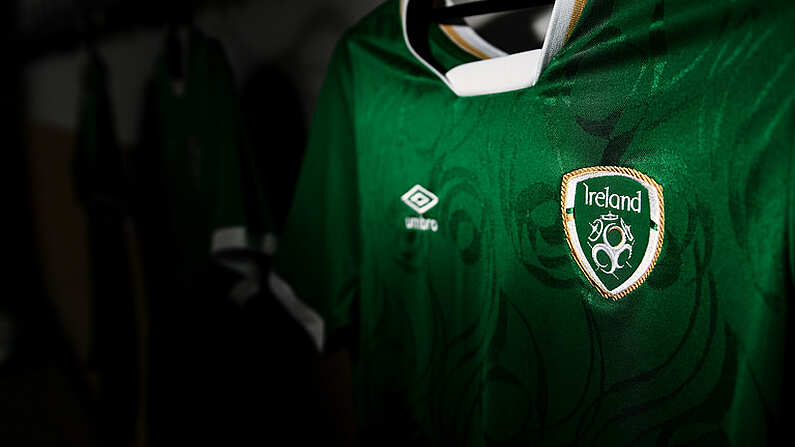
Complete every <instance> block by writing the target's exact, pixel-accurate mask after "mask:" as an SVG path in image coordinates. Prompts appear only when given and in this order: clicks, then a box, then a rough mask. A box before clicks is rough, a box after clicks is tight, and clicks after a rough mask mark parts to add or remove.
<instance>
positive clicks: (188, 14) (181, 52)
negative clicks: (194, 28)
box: [166, 1, 193, 96]
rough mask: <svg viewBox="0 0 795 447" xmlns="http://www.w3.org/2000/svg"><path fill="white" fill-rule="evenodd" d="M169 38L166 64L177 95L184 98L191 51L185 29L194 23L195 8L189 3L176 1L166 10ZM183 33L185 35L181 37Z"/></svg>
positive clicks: (170, 3) (167, 40)
mask: <svg viewBox="0 0 795 447" xmlns="http://www.w3.org/2000/svg"><path fill="white" fill-rule="evenodd" d="M166 20H167V29H168V31H167V37H166V63H167V64H168V74H169V77H170V78H171V83H172V86H173V88H174V91H175V93H176V94H177V95H178V96H182V95H183V94H184V91H185V72H186V65H187V58H188V52H189V49H188V48H186V47H187V46H189V41H188V38H189V37H188V36H189V34H187V35H185V34H184V33H185V29H186V28H189V27H190V26H191V23H192V22H193V7H192V6H191V2H189V1H174V2H169V3H168V8H167V10H166ZM181 32H183V35H180V34H181Z"/></svg>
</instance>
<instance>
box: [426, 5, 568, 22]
mask: <svg viewBox="0 0 795 447" xmlns="http://www.w3.org/2000/svg"><path fill="white" fill-rule="evenodd" d="M552 3H554V1H552V0H482V1H478V2H469V3H463V4H460V5H453V6H439V7H435V8H431V9H430V11H428V19H429V20H430V21H431V22H435V23H440V24H446V25H454V24H457V23H460V21H461V19H463V18H464V17H472V16H478V15H483V14H492V13H496V12H506V11H518V10H521V9H529V8H535V7H538V6H548V5H550V4H552Z"/></svg>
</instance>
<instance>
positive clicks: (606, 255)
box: [561, 166, 665, 300]
mask: <svg viewBox="0 0 795 447" xmlns="http://www.w3.org/2000/svg"><path fill="white" fill-rule="evenodd" d="M561 209H562V213H563V228H564V230H565V232H566V239H568V241H569V248H571V252H572V255H573V256H574V259H575V260H576V261H577V265H579V267H580V269H581V270H582V271H583V273H584V274H585V276H587V277H588V279H589V280H590V281H591V283H592V284H593V285H594V287H596V289H597V290H599V292H600V293H601V294H602V296H604V297H605V298H608V299H611V300H619V299H621V298H623V297H624V296H626V295H627V294H628V293H630V292H632V291H633V290H635V289H636V288H637V287H638V286H639V285H640V284H642V283H643V281H645V280H646V278H647V277H648V276H649V273H651V271H652V269H653V268H654V263H655V262H656V261H657V256H659V254H660V250H661V249H662V243H663V231H664V228H665V210H664V206H663V193H662V187H661V186H660V185H658V184H657V182H655V181H654V180H652V179H651V178H649V177H648V176H646V175H644V174H642V173H640V172H638V171H636V170H634V169H629V168H621V167H614V166H596V167H592V168H584V169H578V170H576V171H574V172H570V173H568V174H566V175H565V176H563V185H562V186H561Z"/></svg>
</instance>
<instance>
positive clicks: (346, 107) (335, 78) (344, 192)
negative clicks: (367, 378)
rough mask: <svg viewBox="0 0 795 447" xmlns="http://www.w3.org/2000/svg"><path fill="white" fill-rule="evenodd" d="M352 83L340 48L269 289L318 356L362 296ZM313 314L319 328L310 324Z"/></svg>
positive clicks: (319, 106)
mask: <svg viewBox="0 0 795 447" xmlns="http://www.w3.org/2000/svg"><path fill="white" fill-rule="evenodd" d="M341 42H344V40H343V41H341ZM351 77H352V76H351V70H350V64H349V60H348V57H347V53H346V51H345V49H344V44H338V46H337V48H336V49H335V51H334V54H333V55H332V58H331V62H330V65H329V70H328V74H327V76H326V80H325V82H324V85H323V87H322V89H321V91H320V96H319V99H318V102H317V106H316V109H315V115H314V118H313V122H312V127H311V129H310V135H309V140H308V145H307V149H306V153H305V156H304V160H303V164H302V167H301V173H300V175H299V180H298V185H297V187H296V192H295V196H294V200H293V203H292V205H291V208H290V212H289V214H288V217H287V223H286V226H285V230H284V233H283V234H282V237H281V240H280V243H279V248H278V253H277V255H276V258H275V260H274V270H273V274H272V275H271V283H270V284H271V290H272V292H273V293H274V295H276V297H277V298H278V299H280V300H281V301H282V302H283V303H284V304H285V306H286V307H287V308H288V311H290V312H291V313H292V314H293V316H294V317H296V318H297V319H298V320H299V321H302V322H303V323H304V327H305V328H306V329H307V331H309V333H310V336H312V337H313V339H314V340H315V343H316V345H317V347H318V348H319V349H321V350H322V347H323V344H324V341H325V340H326V339H328V338H329V337H330V336H333V335H334V334H335V333H336V332H337V331H339V330H341V329H344V328H347V326H348V325H349V324H350V323H351V312H352V310H353V305H354V304H353V303H354V297H355V296H356V294H357V291H358V288H359V287H358V285H359V216H360V213H359V191H358V182H357V169H356V147H355V137H354V123H353V119H354V118H353V113H352V109H353V101H352V79H351ZM302 309H303V310H302ZM312 312H316V314H317V315H318V317H319V318H320V319H321V321H320V322H314V323H313V322H312V321H313V318H312Z"/></svg>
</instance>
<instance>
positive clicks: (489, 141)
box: [273, 0, 795, 445]
mask: <svg viewBox="0 0 795 447" xmlns="http://www.w3.org/2000/svg"><path fill="white" fill-rule="evenodd" d="M430 3H431V2H421V1H419V0H415V1H403V2H397V1H389V2H387V3H385V4H384V5H383V6H382V7H380V8H378V9H377V10H376V11H374V12H373V13H372V14H371V15H369V16H368V17H367V18H365V19H364V20H363V21H362V22H361V23H359V24H358V25H356V26H355V27H353V28H352V29H351V30H349V32H348V33H347V34H346V35H345V36H344V38H343V39H342V40H341V41H340V43H339V45H338V47H337V49H336V51H335V54H334V56H333V58H332V62H331V65H330V68H329V73H328V75H327V80H326V83H325V86H324V88H323V90H322V93H321V96H320V99H319V103H318V105H317V110H316V114H315V120H314V124H313V128H312V132H311V136H310V141H309V145H308V149H307V155H306V158H305V160H304V166H303V171H302V175H301V178H300V181H299V185H298V187H297V192H296V198H295V202H294V204H293V207H292V210H291V212H290V217H289V219H288V224H287V227H286V231H285V233H284V234H283V237H282V239H281V243H280V248H279V255H278V260H277V263H276V266H275V274H278V276H279V277H278V278H276V280H274V281H273V282H276V283H278V284H277V285H279V286H280V287H279V290H280V291H281V292H282V294H285V295H289V296H290V297H292V298H296V299H298V300H301V301H302V302H303V303H305V304H306V305H308V306H309V307H311V308H312V309H314V310H315V311H316V312H317V313H318V314H319V315H320V316H321V317H322V319H323V324H322V328H323V334H324V336H325V338H326V340H328V339H329V338H333V337H334V336H335V334H338V333H341V330H343V329H346V328H353V329H354V330H355V331H354V332H355V333H356V334H357V337H356V338H355V340H356V342H355V346H354V348H355V349H354V351H355V353H356V356H355V364H354V367H355V369H354V398H355V402H356V406H357V421H356V422H357V425H358V429H359V432H360V435H361V437H362V438H363V440H364V443H365V445H368V444H369V443H370V442H375V441H377V442H379V443H381V444H383V442H384V441H385V440H387V441H389V442H392V441H394V442H395V443H396V444H401V445H412V444H415V445H416V444H422V443H424V442H427V443H428V444H433V445H437V444H455V445H503V444H521V445H528V444H529V445H536V444H537V445H571V444H576V445H586V444H587V445H674V444H676V445H680V444H687V443H700V444H710V445H712V444H721V443H725V444H734V445H758V444H762V443H765V442H769V441H770V439H771V437H772V436H773V435H772V434H773V433H774V432H775V431H776V430H777V429H778V428H780V425H781V424H782V422H783V420H782V417H781V414H782V407H783V405H785V404H786V402H785V401H784V398H783V397H781V390H782V389H783V387H785V385H786V379H787V377H786V374H785V371H784V366H785V365H784V364H785V362H784V359H785V357H786V347H787V342H786V340H787V337H788V335H787V326H788V325H790V324H791V323H790V322H789V321H788V318H787V315H788V312H789V309H790V306H791V302H790V299H791V297H792V293H793V265H795V239H794V238H795V226H794V222H795V214H794V213H795V197H794V194H795V184H794V183H793V182H794V180H793V174H795V167H794V166H793V163H794V162H793V141H795V140H794V139H793V132H794V131H795V125H794V124H795V115H793V110H794V109H793V99H795V92H794V91H793V89H792V86H793V85H795V63H793V62H795V51H793V50H792V42H793V41H795V32H794V31H793V26H792V25H791V24H792V23H795V22H793V20H795V7H793V6H792V5H793V4H792V3H788V2H783V1H780V2H771V3H768V4H766V5H764V6H760V5H757V4H756V3H754V2H750V1H742V0H738V1H735V2H710V3H709V4H707V3H704V4H702V3H693V2H686V1H680V0H667V1H663V0H632V1H630V0H588V1H587V3H586V2H583V1H574V0H558V1H557V2H556V4H555V6H554V9H553V11H552V15H551V20H550V25H549V27H548V29H547V33H546V38H545V39H544V46H543V48H541V49H538V50H531V51H527V52H522V53H516V54H511V55H506V54H504V53H502V52H501V51H500V50H499V49H498V48H495V47H492V46H490V45H489V44H488V42H486V41H484V40H483V39H480V38H479V37H478V36H477V34H476V33H475V32H474V31H473V30H472V29H470V28H468V27H466V26H464V25H444V26H439V25H435V24H431V23H429V22H428V21H425V20H424V18H425V17H428V16H429V12H428V11H427V7H428V6H427V4H430ZM519 31H521V30H519ZM519 31H518V32H519ZM316 328H317V326H316Z"/></svg>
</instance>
